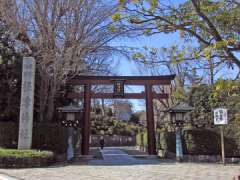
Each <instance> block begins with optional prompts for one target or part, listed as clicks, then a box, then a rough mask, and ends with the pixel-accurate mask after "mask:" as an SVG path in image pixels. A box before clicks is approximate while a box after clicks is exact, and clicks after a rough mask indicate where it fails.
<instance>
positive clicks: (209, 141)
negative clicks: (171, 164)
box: [137, 129, 240, 157]
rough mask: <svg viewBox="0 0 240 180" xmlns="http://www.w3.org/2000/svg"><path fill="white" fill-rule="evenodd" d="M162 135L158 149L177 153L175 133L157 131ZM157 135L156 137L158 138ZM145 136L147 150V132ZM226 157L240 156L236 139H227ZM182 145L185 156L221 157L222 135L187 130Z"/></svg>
mask: <svg viewBox="0 0 240 180" xmlns="http://www.w3.org/2000/svg"><path fill="white" fill-rule="evenodd" d="M157 133H159V134H160V137H159V140H158V138H157V149H162V150H164V151H166V152H172V153H176V139H175V138H176V136H175V133H174V132H167V131H165V130H157ZM157 133H156V137H158V136H157ZM142 134H143V136H144V141H143V146H144V147H145V148H147V132H146V131H144V132H142ZM140 137H141V134H140V133H139V134H137V145H138V146H141V138H140ZM224 139H225V154H226V156H229V157H230V156H231V157H233V156H240V150H239V149H238V143H240V142H236V141H234V139H232V138H229V137H225V138H224ZM182 145H183V152H184V154H189V155H200V154H201V155H219V154H220V153H221V144H220V135H219V133H218V132H216V131H213V130H208V129H187V130H184V131H183V132H182Z"/></svg>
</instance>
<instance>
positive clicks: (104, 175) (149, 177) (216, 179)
mask: <svg viewBox="0 0 240 180" xmlns="http://www.w3.org/2000/svg"><path fill="white" fill-rule="evenodd" d="M102 153H103V158H104V160H92V161H89V163H88V164H85V165H79V164H77V163H76V164H70V165H69V164H61V165H55V166H51V167H48V168H32V169H0V175H4V178H5V179H1V176H0V180H8V179H6V178H7V176H6V175H9V176H11V177H12V178H14V177H15V178H17V179H24V180H136V179H137V180H234V177H236V176H239V175H240V165H227V166H223V165H221V164H206V163H205V164H196V163H174V162H168V161H165V162H163V161H162V160H156V159H135V158H133V157H132V156H129V155H127V154H126V153H124V152H123V151H121V150H120V149H117V148H106V149H104V150H103V151H102ZM11 180H12V179H11ZM236 180H237V179H236Z"/></svg>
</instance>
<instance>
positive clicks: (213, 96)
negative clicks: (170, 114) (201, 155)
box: [188, 79, 240, 149]
mask: <svg viewBox="0 0 240 180" xmlns="http://www.w3.org/2000/svg"><path fill="white" fill-rule="evenodd" d="M188 101H189V103H190V105H192V106H193V107H194V110H193V111H192V112H191V125H192V126H194V127H195V126H197V127H207V128H214V127H215V128H216V126H214V125H213V113H212V110H213V109H214V108H217V107H225V108H227V109H228V125H226V126H225V130H224V134H225V136H226V137H227V138H229V139H232V140H233V141H235V142H236V143H237V145H238V149H239V148H240V133H239V132H240V113H239V109H240V81H239V80H238V81H232V80H221V79H220V80H218V81H217V82H216V83H215V84H214V85H213V86H208V85H206V84H201V85H197V86H193V87H192V88H191V90H190V93H189V98H188Z"/></svg>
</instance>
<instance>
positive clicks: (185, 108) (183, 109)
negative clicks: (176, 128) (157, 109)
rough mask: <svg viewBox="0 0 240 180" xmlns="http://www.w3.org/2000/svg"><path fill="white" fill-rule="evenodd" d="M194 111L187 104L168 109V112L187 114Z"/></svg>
mask: <svg viewBox="0 0 240 180" xmlns="http://www.w3.org/2000/svg"><path fill="white" fill-rule="evenodd" d="M193 109H194V107H192V106H190V105H189V104H188V103H186V102H180V103H178V104H176V105H175V106H172V107H171V108H169V109H168V112H183V113H187V112H190V111H192V110H193Z"/></svg>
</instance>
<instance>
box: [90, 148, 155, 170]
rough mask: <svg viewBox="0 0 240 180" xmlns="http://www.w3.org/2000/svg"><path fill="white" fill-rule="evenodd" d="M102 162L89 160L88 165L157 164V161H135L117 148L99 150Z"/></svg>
mask: <svg viewBox="0 0 240 180" xmlns="http://www.w3.org/2000/svg"><path fill="white" fill-rule="evenodd" d="M101 153H102V156H103V160H91V161H89V163H88V164H89V165H118V166H122V165H124V166H126V165H137V164H138V165H139V164H159V163H160V161H159V160H157V159H136V158H134V157H132V156H130V155H128V154H127V153H125V152H124V151H122V150H120V149H118V148H104V149H103V150H101Z"/></svg>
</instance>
